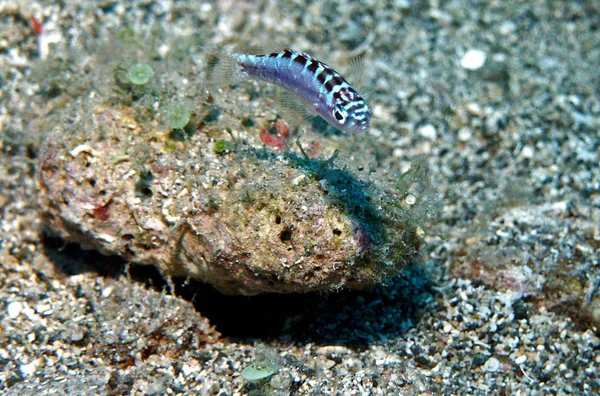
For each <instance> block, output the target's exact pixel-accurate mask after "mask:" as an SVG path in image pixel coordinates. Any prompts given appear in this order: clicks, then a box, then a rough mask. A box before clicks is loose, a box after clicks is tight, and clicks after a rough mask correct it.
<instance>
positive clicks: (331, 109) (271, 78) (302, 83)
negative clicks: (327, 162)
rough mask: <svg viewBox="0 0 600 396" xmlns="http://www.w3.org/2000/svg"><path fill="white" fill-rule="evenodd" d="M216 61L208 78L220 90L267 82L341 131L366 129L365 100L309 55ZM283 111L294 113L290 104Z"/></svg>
mask: <svg viewBox="0 0 600 396" xmlns="http://www.w3.org/2000/svg"><path fill="white" fill-rule="evenodd" d="M217 58H218V63H216V64H215V69H214V71H213V73H212V76H211V78H213V79H214V80H215V81H214V82H215V83H216V84H218V85H220V86H224V85H231V84H233V83H235V82H239V81H242V80H246V79H255V80H261V81H266V82H269V83H271V84H275V85H277V86H279V87H281V88H283V89H285V90H287V91H288V92H290V93H292V94H293V96H294V97H296V98H297V99H298V100H299V101H300V103H302V104H303V105H304V106H305V109H307V110H308V112H309V114H310V116H312V115H315V114H317V115H319V116H321V117H322V118H323V119H324V120H325V121H327V122H328V123H329V124H330V125H332V126H333V127H335V128H337V129H339V130H341V131H345V132H362V131H365V130H366V129H367V128H369V122H370V114H371V113H370V110H369V105H368V104H367V102H366V101H365V99H363V97H362V96H360V95H359V93H358V92H356V90H355V89H354V88H352V86H351V85H350V84H348V82H347V81H346V80H345V79H344V78H343V77H342V76H341V75H340V74H339V73H338V72H336V71H335V70H333V69H332V68H331V67H329V66H327V65H326V64H325V63H323V62H320V61H318V60H316V59H315V58H313V57H312V56H310V55H308V54H305V53H303V52H298V51H294V50H292V49H289V48H286V49H284V50H283V51H280V52H273V53H271V54H268V55H250V54H241V53H224V54H219V55H218V56H217ZM286 107H287V108H288V109H289V108H294V107H295V108H296V110H297V106H295V105H294V104H293V103H292V104H290V103H289V101H288V103H287V104H286ZM304 118H308V117H304Z"/></svg>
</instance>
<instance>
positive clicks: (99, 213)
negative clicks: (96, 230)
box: [92, 203, 110, 221]
mask: <svg viewBox="0 0 600 396" xmlns="http://www.w3.org/2000/svg"><path fill="white" fill-rule="evenodd" d="M109 206H110V203H107V204H106V205H98V206H96V207H95V208H94V210H92V213H93V214H94V218H96V219H98V220H100V221H106V220H108V219H109V218H110V212H109V210H108V207H109Z"/></svg>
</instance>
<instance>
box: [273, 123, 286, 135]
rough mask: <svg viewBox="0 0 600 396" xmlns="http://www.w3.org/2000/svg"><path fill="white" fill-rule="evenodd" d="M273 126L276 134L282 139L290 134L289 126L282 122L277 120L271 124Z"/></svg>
mask: <svg viewBox="0 0 600 396" xmlns="http://www.w3.org/2000/svg"><path fill="white" fill-rule="evenodd" d="M273 128H274V129H275V131H277V135H278V136H280V137H282V138H284V139H287V138H288V137H289V136H290V128H288V126H287V125H285V123H284V122H281V121H277V122H276V123H275V125H273Z"/></svg>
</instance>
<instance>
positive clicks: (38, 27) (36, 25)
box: [29, 16, 44, 36]
mask: <svg viewBox="0 0 600 396" xmlns="http://www.w3.org/2000/svg"><path fill="white" fill-rule="evenodd" d="M29 22H31V28H32V29H33V32H34V33H35V35H36V36H39V35H41V34H42V29H43V27H44V25H42V23H41V22H40V21H38V19H37V18H36V17H34V16H31V17H29Z"/></svg>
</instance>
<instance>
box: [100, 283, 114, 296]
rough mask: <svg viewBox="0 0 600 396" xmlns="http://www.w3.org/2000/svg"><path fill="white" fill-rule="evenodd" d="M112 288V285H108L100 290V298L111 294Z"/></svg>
mask: <svg viewBox="0 0 600 396" xmlns="http://www.w3.org/2000/svg"><path fill="white" fill-rule="evenodd" d="M113 290H114V286H108V287H106V288H105V289H104V290H102V298H107V297H108V296H110V295H111V294H112V292H113Z"/></svg>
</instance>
